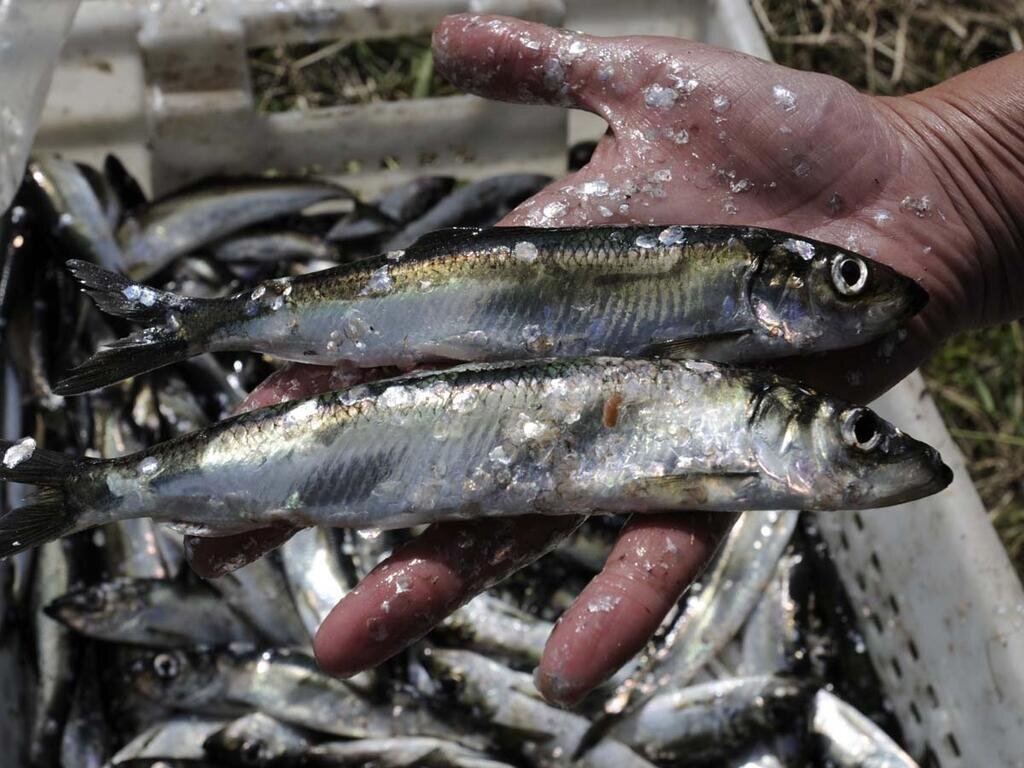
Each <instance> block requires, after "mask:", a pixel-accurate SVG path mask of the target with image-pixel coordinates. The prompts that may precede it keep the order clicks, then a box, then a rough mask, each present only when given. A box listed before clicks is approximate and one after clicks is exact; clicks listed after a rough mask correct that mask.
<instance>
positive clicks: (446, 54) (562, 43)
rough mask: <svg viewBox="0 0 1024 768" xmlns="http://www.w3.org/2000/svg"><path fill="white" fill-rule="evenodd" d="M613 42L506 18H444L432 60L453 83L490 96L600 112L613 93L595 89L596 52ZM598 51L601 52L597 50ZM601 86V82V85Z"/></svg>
mask: <svg viewBox="0 0 1024 768" xmlns="http://www.w3.org/2000/svg"><path fill="white" fill-rule="evenodd" d="M614 46H615V43H614V42H613V41H610V40H605V41H602V43H601V45H600V46H598V45H596V44H594V41H593V38H591V37H590V36H588V35H583V34H579V33H575V32H570V31H568V30H564V29H557V28H554V27H550V26H547V25H546V24H541V23H537V22H531V21H525V20H523V19H514V18H509V17H505V16H479V15H472V14H458V15H455V16H446V17H445V18H444V19H442V20H441V22H440V23H439V24H438V25H437V27H435V29H434V35H433V51H434V64H435V66H436V67H437V70H438V72H439V73H440V74H441V75H442V76H443V77H444V78H445V79H446V80H448V81H449V82H450V83H452V84H453V85H455V86H457V87H459V88H461V89H462V90H464V91H468V92H470V93H475V94H477V95H479V96H486V97H488V98H491V99H500V100H503V101H512V102H518V103H523V104H552V105H559V106H572V107H578V108H581V109H589V110H591V111H596V110H597V109H598V107H599V105H601V109H602V110H604V109H606V108H607V102H608V101H610V100H611V99H610V94H603V98H602V99H597V98H595V93H593V90H594V87H595V84H596V81H595V80H594V78H592V77H591V76H592V74H593V73H594V72H595V70H596V69H597V67H598V64H599V58H598V56H599V55H600V56H603V57H607V56H609V55H610V52H611V51H612V50H613V48H614ZM598 52H600V54H599V53H598ZM602 88H603V86H602Z"/></svg>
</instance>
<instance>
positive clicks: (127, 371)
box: [53, 261, 224, 395]
mask: <svg viewBox="0 0 1024 768" xmlns="http://www.w3.org/2000/svg"><path fill="white" fill-rule="evenodd" d="M67 266H68V269H69V270H70V271H71V273H72V274H73V275H74V276H75V278H76V279H77V280H78V282H80V283H81V284H82V286H83V288H84V289H85V291H86V293H88V294H89V295H90V296H91V297H92V298H93V300H94V301H95V302H96V305H97V306H98V307H99V308H100V309H101V310H103V311H104V312H106V313H107V314H110V315H115V316H117V317H124V318H127V319H129V320H133V321H135V322H140V323H152V325H150V327H148V328H144V329H141V330H138V331H136V332H135V333H132V334H131V335H129V336H126V337H124V338H121V339H118V340H117V341H115V342H113V343H111V344H109V345H108V346H107V347H106V348H105V349H101V350H100V351H99V352H97V353H96V354H95V355H93V356H92V357H90V358H89V359H88V360H86V361H85V362H84V363H82V364H81V365H80V366H78V367H77V368H75V369H73V370H72V371H71V372H70V374H69V375H68V376H67V377H65V378H64V379H62V380H61V381H59V382H57V383H56V384H55V385H54V387H53V391H54V392H55V393H57V394H60V395H78V394H81V393H83V392H88V391H89V390H91V389H98V388H99V387H105V386H107V385H109V384H113V383H115V382H118V381H121V380H123V379H127V378H129V377H131V376H136V375H138V374H142V373H147V372H148V371H152V370H154V369H156V368H161V367H163V366H165V365H171V364H173V363H178V362H181V361H182V360H186V359H188V358H189V357H192V356H193V355H197V354H199V353H201V352H203V351H204V350H205V349H206V348H207V346H206V344H207V342H208V340H209V331H208V330H207V326H208V325H209V322H207V318H208V317H209V316H208V314H207V312H206V311H205V310H207V309H208V308H209V307H211V306H212V305H215V304H218V303H219V302H223V301H224V300H222V299H194V298H190V297H187V296H179V295H177V294H174V293H169V292H168V291H160V290H157V289H155V288H150V287H149V286H146V285H141V284H139V283H136V282H134V281H132V280H130V279H128V278H127V277H125V276H124V275H120V274H118V273H116V272H110V271H109V270H106V269H103V268H102V267H97V266H96V265H95V264H90V263H89V262H85V261H69V262H68V265H67Z"/></svg>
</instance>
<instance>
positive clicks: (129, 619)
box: [45, 578, 256, 648]
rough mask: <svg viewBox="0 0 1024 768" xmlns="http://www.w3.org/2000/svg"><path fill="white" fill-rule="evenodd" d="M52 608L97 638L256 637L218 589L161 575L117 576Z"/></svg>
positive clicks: (132, 641)
mask: <svg viewBox="0 0 1024 768" xmlns="http://www.w3.org/2000/svg"><path fill="white" fill-rule="evenodd" d="M45 611H46V614H47V615H48V616H50V617H51V618H54V619H56V620H58V621H60V622H61V623H62V624H64V625H65V626H68V627H71V628H72V629H74V630H75V631H77V632H78V633H80V634H82V635H85V636H87V637H92V638H95V639H97V640H105V641H107V642H113V643H125V644H129V645H139V646H146V647H152V648H191V647H193V646H196V645H207V646H217V645H227V644H228V643H234V642H254V641H255V639H256V635H255V632H254V630H253V628H252V627H251V626H249V625H248V624H247V623H246V622H245V621H243V620H242V619H241V618H240V617H239V616H237V615H236V614H235V613H234V612H233V611H232V610H231V609H230V608H229V607H228V605H227V604H226V603H225V602H223V601H222V600H220V599H219V598H218V597H217V594H216V593H215V592H213V591H212V590H210V589H208V588H206V587H203V586H195V587H188V586H185V585H183V584H181V583H180V582H175V581H166V580H160V579H125V578H122V579H115V580H113V581H108V582H105V583H102V584H96V585H93V586H90V587H85V588H82V589H79V590H75V591H72V592H69V593H67V594H65V595H61V596H60V597H58V598H56V599H55V600H53V601H52V602H50V603H49V604H48V605H47V606H46V608H45Z"/></svg>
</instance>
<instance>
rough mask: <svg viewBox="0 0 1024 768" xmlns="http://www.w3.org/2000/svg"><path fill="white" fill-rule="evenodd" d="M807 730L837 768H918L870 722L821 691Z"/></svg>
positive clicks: (816, 697) (815, 701)
mask: <svg viewBox="0 0 1024 768" xmlns="http://www.w3.org/2000/svg"><path fill="white" fill-rule="evenodd" d="M811 730H812V732H813V733H814V734H815V735H816V736H818V738H819V740H820V741H821V742H822V743H823V744H824V750H825V756H826V757H828V759H829V760H831V761H832V762H833V763H834V764H835V765H836V766H838V768H855V767H856V768H859V767H860V766H870V767H871V768H918V766H917V762H915V761H914V759H913V758H912V757H911V756H910V755H908V754H907V753H906V752H904V751H903V750H902V749H901V748H900V747H899V745H898V744H897V743H896V742H895V741H893V740H892V738H890V736H889V735H888V734H887V733H886V732H885V731H883V730H882V729H881V728H879V727H878V726H877V725H875V723H874V722H872V721H871V719H870V718H868V717H867V716H865V715H863V714H862V713H860V712H859V711H857V709H856V708H855V707H853V706H851V705H850V704H848V703H846V702H845V701H843V700H842V699H840V698H839V697H838V696H836V695H835V694H832V693H829V692H828V691H826V690H825V689H822V690H820V691H818V692H817V693H816V694H815V696H814V704H813V712H812V715H811Z"/></svg>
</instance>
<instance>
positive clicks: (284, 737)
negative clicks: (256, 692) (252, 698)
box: [203, 712, 316, 768]
mask: <svg viewBox="0 0 1024 768" xmlns="http://www.w3.org/2000/svg"><path fill="white" fill-rule="evenodd" d="M315 741H316V737H315V736H314V735H313V734H312V733H310V732H309V731H305V730H303V729H301V728H296V727H295V726H293V725H288V724H287V723H282V722H280V721H278V720H275V719H274V718H272V717H269V716H268V715H265V714H263V713H262V712H253V713H252V714H249V715H245V716H243V717H240V718H239V719H237V720H233V721H232V722H230V723H228V724H227V725H225V726H224V727H223V728H221V729H220V730H219V731H216V732H215V733H212V734H211V735H210V736H209V737H208V738H207V739H206V741H205V742H204V744H203V748H204V749H205V751H206V753H207V754H208V755H209V756H210V757H211V758H213V759H215V760H217V761H218V762H219V763H223V764H224V765H226V766H238V768H294V766H297V765H300V764H306V762H305V761H306V756H307V754H308V753H309V750H310V748H311V747H312V746H313V744H314V743H315Z"/></svg>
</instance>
